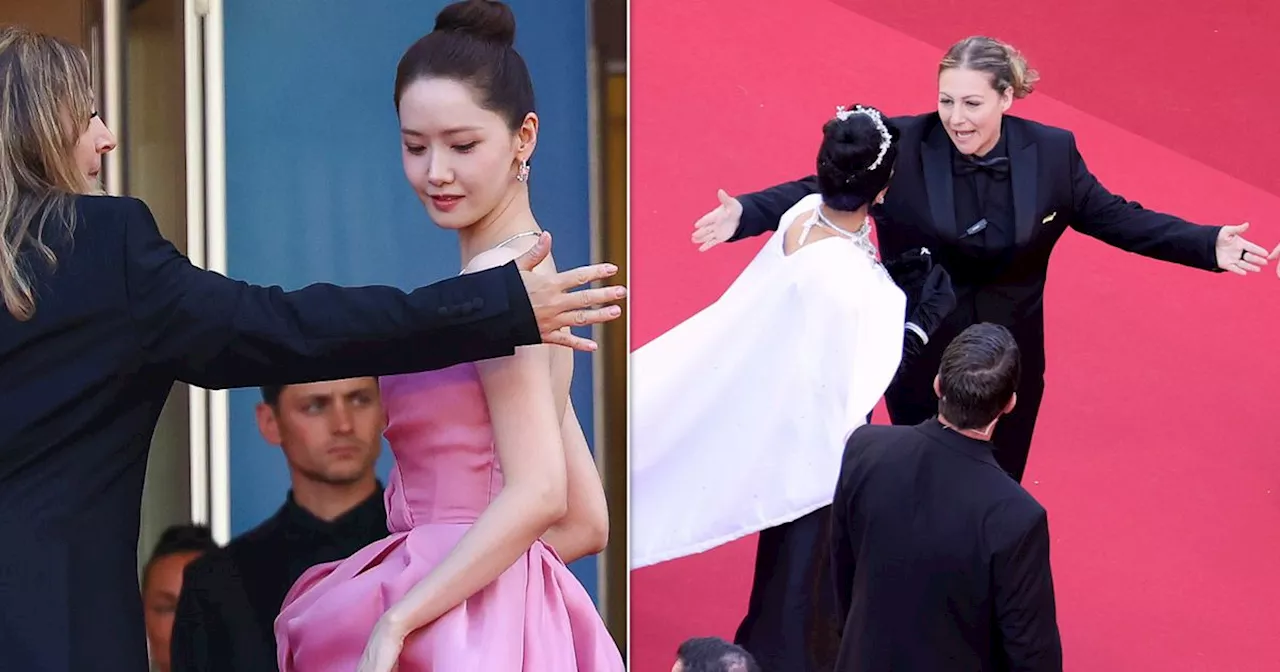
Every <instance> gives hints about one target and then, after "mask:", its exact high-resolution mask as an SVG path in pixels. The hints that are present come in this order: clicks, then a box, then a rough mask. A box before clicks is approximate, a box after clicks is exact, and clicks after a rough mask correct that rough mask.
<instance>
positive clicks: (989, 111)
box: [691, 68, 1280, 275]
mask: <svg viewBox="0 0 1280 672" xmlns="http://www.w3.org/2000/svg"><path fill="white" fill-rule="evenodd" d="M1013 99H1014V98H1013V89H1012V88H1005V89H1004V90H1003V91H997V90H996V89H995V87H994V86H993V83H992V79H991V76H990V75H988V74H986V73H984V72H979V71H976V70H970V69H968V68H949V69H947V70H944V71H943V72H942V73H941V74H940V75H939V76H938V117H939V118H940V119H941V120H942V122H943V125H944V126H945V127H946V130H947V135H948V136H949V137H950V138H951V142H952V143H953V144H955V146H956V149H958V150H960V152H961V153H964V154H971V155H976V156H983V155H985V154H986V153H987V152H990V151H991V149H992V148H993V147H995V146H996V143H997V142H999V141H1000V128H1001V120H1002V118H1003V117H1004V114H1005V113H1006V112H1008V111H1009V108H1010V107H1011V106H1012V105H1013ZM718 196H719V199H720V205H719V206H718V207H716V208H715V209H714V210H712V211H711V212H708V213H707V214H705V215H703V216H702V217H701V218H699V219H698V221H697V222H694V225H693V235H692V236H691V240H692V242H693V244H695V245H698V246H699V247H698V251H700V252H705V251H707V250H709V249H711V248H712V247H715V246H716V245H719V244H720V243H723V242H725V241H727V240H729V238H731V237H732V236H733V234H734V233H735V232H737V230H738V224H739V221H740V219H741V217H742V204H741V203H739V202H738V200H737V199H735V198H733V197H731V196H729V195H728V194H727V193H725V192H724V190H723V189H722V190H720V191H719V192H718ZM1248 230H1249V223H1248V222H1244V223H1243V224H1238V225H1234V226H1224V227H1222V228H1221V229H1220V230H1219V232H1218V241H1217V245H1216V247H1215V252H1216V258H1217V262H1218V267H1219V268H1221V269H1222V270H1224V271H1227V272H1230V273H1234V274H1236V275H1246V274H1248V273H1256V272H1258V271H1261V270H1262V267H1263V266H1266V264H1267V260H1268V255H1267V250H1266V249H1265V248H1263V247H1261V246H1259V245H1257V244H1255V243H1253V242H1250V241H1249V240H1247V239H1245V238H1244V235H1243V234H1244V233H1245V231H1248ZM1277 249H1280V248H1277ZM1270 258H1271V259H1272V260H1274V259H1276V258H1277V254H1276V252H1272V253H1271V257H1270ZM1277 273H1278V274H1280V269H1277Z"/></svg>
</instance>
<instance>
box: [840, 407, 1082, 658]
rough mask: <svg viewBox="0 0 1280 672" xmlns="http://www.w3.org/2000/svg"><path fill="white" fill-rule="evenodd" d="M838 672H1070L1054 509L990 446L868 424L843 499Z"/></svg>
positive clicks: (942, 431)
mask: <svg viewBox="0 0 1280 672" xmlns="http://www.w3.org/2000/svg"><path fill="white" fill-rule="evenodd" d="M831 525H832V527H831V553H832V556H831V560H832V564H831V571H832V576H833V579H834V583H835V591H836V604H837V612H838V613H839V614H841V615H843V617H844V622H843V623H841V624H840V627H841V631H842V635H841V643H840V655H839V658H838V659H837V662H836V668H835V669H837V670H839V671H840V672H887V671H888V670H893V671H894V672H916V671H919V672H936V671H937V670H969V671H972V672H995V671H1004V670H1019V671H1022V672H1061V670H1062V643H1061V640H1060V637H1059V634H1058V625H1057V616H1056V608H1055V602H1054V596H1053V579H1052V576H1051V574H1050V568H1049V529H1048V522H1047V518H1046V515H1045V511H1044V509H1043V508H1042V507H1041V506H1040V505H1039V504H1038V503H1037V502H1036V501H1035V499H1033V498H1032V497H1031V495H1030V494H1028V493H1027V492H1026V491H1025V490H1023V489H1022V486H1020V485H1018V484H1017V483H1016V482H1014V480H1013V479H1011V478H1009V476H1008V475H1007V474H1005V472H1004V471H1003V470H1002V469H1001V468H1000V466H999V465H997V464H996V461H995V458H993V457H992V454H991V445H990V444H989V443H986V442H983V441H978V440H976V439H971V438H968V437H966V436H964V435H962V434H959V433H956V432H953V431H951V430H949V429H947V428H946V427H944V426H943V425H942V424H941V423H939V422H938V421H937V420H936V419H935V420H930V421H928V422H925V423H923V424H921V425H917V426H877V425H864V426H862V427H860V428H858V429H857V430H856V431H854V433H853V434H852V435H851V436H850V438H849V441H848V444H847V445H846V447H845V454H844V461H843V464H842V465H841V469H840V478H839V481H838V483H837V485H836V492H835V501H834V502H833V503H832V507H831Z"/></svg>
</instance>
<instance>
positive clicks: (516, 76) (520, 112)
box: [395, 0, 534, 131]
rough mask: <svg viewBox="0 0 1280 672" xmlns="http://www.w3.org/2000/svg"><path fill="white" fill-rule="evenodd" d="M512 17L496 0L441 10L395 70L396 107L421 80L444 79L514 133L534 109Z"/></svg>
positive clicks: (467, 1) (469, 0) (468, 1)
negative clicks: (466, 89) (465, 89)
mask: <svg viewBox="0 0 1280 672" xmlns="http://www.w3.org/2000/svg"><path fill="white" fill-rule="evenodd" d="M515 39H516V18H515V15H514V14H512V12H511V8H510V7H508V6H507V5H506V3H503V2H495V1H494V0H463V1H462V2H455V3H453V4H451V5H449V6H448V7H445V8H444V9H442V10H440V13H439V14H437V15H436V25H435V28H434V29H433V30H432V31H431V32H430V33H428V34H427V35H425V36H423V37H422V38H420V39H419V40H418V41H417V42H414V43H413V45H412V46H410V47H409V49H408V50H407V51H405V53H404V56H401V57H400V64H399V66H397V68H396V90H395V105H396V109H397V110H398V109H400V97H401V96H402V95H403V94H404V90H405V89H407V88H409V86H410V85H412V84H413V83H414V82H416V81H418V80H419V79H425V78H429V77H443V78H447V79H455V80H458V81H460V82H462V83H464V84H467V85H468V86H470V87H471V88H472V89H474V90H475V91H476V93H477V95H478V98H479V100H478V102H479V104H480V106H481V107H484V108H485V109H487V110H491V111H493V112H497V113H498V114H500V115H502V117H503V119H505V120H506V121H507V126H508V127H510V128H511V130H512V131H514V130H516V129H518V128H520V124H522V123H524V118H525V117H526V116H527V115H528V114H529V113H530V112H533V111H534V99H533V81H532V79H530V77H529V68H528V66H526V65H525V62H524V59H523V58H521V57H520V54H519V53H517V52H516V50H515V47H514V46H513V45H514V44H515Z"/></svg>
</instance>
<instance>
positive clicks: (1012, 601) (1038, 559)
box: [992, 509, 1062, 672]
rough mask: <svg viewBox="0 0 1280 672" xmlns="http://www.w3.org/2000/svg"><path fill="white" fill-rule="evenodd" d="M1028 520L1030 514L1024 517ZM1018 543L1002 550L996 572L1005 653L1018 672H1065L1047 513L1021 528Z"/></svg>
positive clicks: (996, 558) (1041, 512)
mask: <svg viewBox="0 0 1280 672" xmlns="http://www.w3.org/2000/svg"><path fill="white" fill-rule="evenodd" d="M1020 518H1023V519H1026V518H1027V517H1026V516H1020ZM1015 529H1018V533H1017V534H1016V535H1015V536H1014V538H1013V539H1012V542H1011V543H1009V544H1006V545H1004V546H1003V547H1002V548H1000V549H999V550H997V551H996V553H995V554H994V557H993V560H992V573H993V580H994V588H995V599H996V619H997V622H998V623H999V627H1000V634H1001V641H1002V644H1003V648H1004V654H1005V656H1006V658H1007V660H1008V663H1009V665H1008V668H1007V669H1009V670H1011V671H1012V672H1061V671H1062V640H1061V637H1060V635H1059V633H1058V619H1057V607H1056V605H1055V602H1054V596H1053V575H1052V572H1051V570H1050V567H1049V521H1048V518H1047V516H1046V515H1045V512H1044V510H1043V509H1040V510H1038V511H1037V512H1036V513H1035V515H1034V516H1031V517H1030V520H1028V521H1027V522H1026V523H1024V524H1022V525H1020V526H1019V528H1015Z"/></svg>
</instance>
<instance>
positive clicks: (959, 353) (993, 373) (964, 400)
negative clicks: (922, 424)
mask: <svg viewBox="0 0 1280 672" xmlns="http://www.w3.org/2000/svg"><path fill="white" fill-rule="evenodd" d="M1021 375H1022V356H1021V353H1020V352H1019V351H1018V344H1017V342H1015V341H1014V340H1013V334H1011V333H1009V330H1008V329H1005V328H1004V327H1001V326H999V325H995V324H989V323H985V322H984V323H981V324H975V325H973V326H971V327H969V328H968V329H965V330H964V331H962V332H960V335H959V336H957V337H956V338H955V340H953V341H951V343H950V344H948V345H947V349H946V350H945V351H943V353H942V364H941V366H939V367H938V375H937V377H936V378H934V381H933V387H934V391H935V392H937V394H938V419H939V420H940V421H941V422H942V423H943V424H946V425H949V426H951V427H953V428H954V429H957V430H960V431H962V432H965V433H967V434H970V435H974V438H980V439H984V440H986V439H990V438H991V433H992V432H994V431H995V426H996V423H997V422H999V420H1000V417H1001V416H1003V415H1006V414H1008V413H1010V412H1012V411H1013V408H1014V406H1016V405H1017V402H1018V380H1019V378H1020V377H1021Z"/></svg>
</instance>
